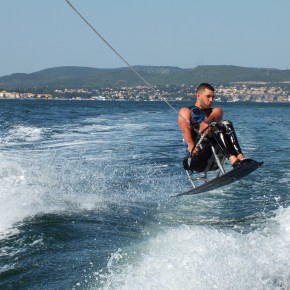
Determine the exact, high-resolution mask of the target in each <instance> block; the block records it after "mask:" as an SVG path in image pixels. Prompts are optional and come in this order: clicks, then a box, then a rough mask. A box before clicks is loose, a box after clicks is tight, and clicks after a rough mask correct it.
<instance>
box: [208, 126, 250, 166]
mask: <svg viewBox="0 0 290 290" xmlns="http://www.w3.org/2000/svg"><path fill="white" fill-rule="evenodd" d="M213 133H214V134H213V135H214V137H215V139H216V141H217V143H218V144H219V146H220V147H221V149H222V150H223V152H224V154H225V155H226V157H227V158H228V159H229V160H230V162H231V164H232V165H234V164H235V162H237V161H238V160H242V159H244V158H245V156H244V154H243V153H242V150H241V147H240V145H239V142H238V138H237V135H236V133H235V129H234V126H233V124H232V122H231V121H223V122H222V123H220V124H219V126H218V128H217V130H215V131H214V132H213Z"/></svg>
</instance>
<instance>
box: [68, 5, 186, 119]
mask: <svg viewBox="0 0 290 290" xmlns="http://www.w3.org/2000/svg"><path fill="white" fill-rule="evenodd" d="M64 1H65V2H66V3H67V4H68V5H69V6H70V7H71V8H72V9H73V10H74V11H75V12H76V14H77V15H78V16H79V17H80V18H81V19H82V20H83V21H84V22H85V23H86V24H87V25H88V26H89V27H90V28H91V29H92V30H93V32H94V33H95V34H96V35H97V36H98V37H99V38H100V39H101V40H102V41H103V42H104V43H105V44H106V45H107V46H108V47H109V48H110V49H111V50H112V51H113V52H114V53H115V54H116V55H117V56H118V57H119V58H120V59H121V60H122V61H123V62H124V63H125V64H126V65H127V66H128V67H129V68H130V69H131V70H132V71H133V72H134V73H135V74H136V75H137V76H138V77H139V78H140V79H141V80H142V81H143V82H144V83H145V84H146V85H147V86H148V87H150V89H152V90H153V92H154V93H155V94H156V95H159V93H158V92H157V91H156V90H155V89H154V88H153V86H152V85H151V84H150V83H149V82H148V81H147V80H145V79H144V78H143V77H142V76H141V75H140V74H139V73H138V72H137V71H136V70H135V69H134V67H132V66H131V65H130V64H129V63H128V61H127V60H126V59H125V58H124V57H122V55H121V54H120V53H119V52H118V51H117V50H116V49H115V48H114V47H112V45H111V44H110V43H109V42H108V41H107V40H106V39H105V38H104V37H103V36H102V35H101V34H100V33H99V32H98V31H97V30H96V29H95V28H94V27H93V26H92V25H91V24H90V23H89V22H88V21H87V20H86V19H85V18H84V17H83V16H82V15H81V14H80V12H79V11H78V10H77V9H76V8H75V7H74V6H73V5H72V4H71V2H70V1H69V0H64ZM161 99H162V101H164V102H165V103H166V104H167V105H168V106H169V107H170V108H171V109H173V110H174V111H175V112H176V113H178V111H177V110H176V109H175V108H174V107H173V106H172V105H171V104H170V103H169V102H168V101H167V100H166V99H164V98H161ZM178 114H179V113H178ZM179 116H181V117H182V118H183V119H184V120H185V121H186V122H187V123H188V124H189V121H188V120H186V119H185V118H184V117H183V116H182V115H180V114H179Z"/></svg>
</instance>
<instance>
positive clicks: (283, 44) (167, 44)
mask: <svg viewBox="0 0 290 290" xmlns="http://www.w3.org/2000/svg"><path fill="white" fill-rule="evenodd" d="M70 1H71V3H72V4H73V5H74V6H75V7H76V8H77V9H78V10H79V11H80V13H81V14H82V15H83V16H84V17H85V18H86V19H87V20H88V21H89V22H90V23H91V24H92V25H93V26H94V27H95V29H96V30H97V31H98V32H99V33H101V34H102V35H103V37H104V38H105V39H106V40H107V41H108V42H109V43H110V44H111V45H112V46H113V47H114V48H115V49H116V50H117V51H118V52H119V53H120V54H121V55H122V56H123V57H124V58H125V59H126V60H127V61H128V62H129V63H130V64H131V65H168V66H178V67H181V68H193V67H195V66H197V65H223V64H225V65H237V66H246V67H267V68H278V69H290V16H289V13H290V0H178V1H177V0H174V1H173V0H143V1H141V0H70ZM0 11H1V16H0V31H1V56H0V57H1V62H0V76H4V75H8V74H11V73H16V72H23V73H31V72H35V71H38V70H42V69H45V68H50V67H57V66H67V65H69V66H75V65H76V66H88V67H96V68H116V67H124V66H126V65H125V64H124V63H123V62H122V61H121V60H120V59H119V58H118V57H117V56H116V55H115V54H114V53H113V52H112V51H111V50H110V49H109V48H108V47H107V46H106V45H105V44H104V43H103V42H102V41H101V40H100V39H99V38H97V36H96V35H95V34H94V33H93V32H92V31H91V30H90V29H89V28H88V27H87V26H86V25H85V23H84V22H82V20H81V19H80V18H79V17H78V16H77V15H76V14H75V12H74V11H73V10H72V9H71V8H70V7H69V6H68V5H67V3H66V2H65V1H64V0H0Z"/></svg>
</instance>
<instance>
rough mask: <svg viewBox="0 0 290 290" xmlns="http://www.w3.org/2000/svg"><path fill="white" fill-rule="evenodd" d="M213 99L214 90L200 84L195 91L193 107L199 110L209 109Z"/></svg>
mask: <svg viewBox="0 0 290 290" xmlns="http://www.w3.org/2000/svg"><path fill="white" fill-rule="evenodd" d="M213 99H214V88H213V86H211V85H210V84H207V83H202V84H200V85H199V86H198V87H197V89H196V103H195V105H196V106H197V107H199V108H201V109H207V108H210V107H211V105H212V102H213Z"/></svg>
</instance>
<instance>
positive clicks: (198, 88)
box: [196, 83, 214, 93]
mask: <svg viewBox="0 0 290 290" xmlns="http://www.w3.org/2000/svg"><path fill="white" fill-rule="evenodd" d="M205 89H208V90H210V91H212V92H214V87H213V86H212V85H210V84H208V83H201V84H200V85H199V86H198V87H197V89H196V93H198V92H200V91H203V90H205Z"/></svg>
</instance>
